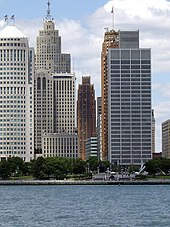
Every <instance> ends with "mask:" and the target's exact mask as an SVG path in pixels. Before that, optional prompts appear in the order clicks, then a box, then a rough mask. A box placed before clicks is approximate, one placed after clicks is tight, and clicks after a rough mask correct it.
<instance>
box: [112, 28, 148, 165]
mask: <svg viewBox="0 0 170 227" xmlns="http://www.w3.org/2000/svg"><path fill="white" fill-rule="evenodd" d="M107 61H108V144H109V146H108V151H109V152H108V154H109V161H111V162H112V163H117V164H120V165H130V164H133V165H142V164H144V163H145V162H146V161H148V160H149V159H151V158H152V108H151V51H150V49H147V48H139V31H119V48H110V49H109V51H108V54H107Z"/></svg>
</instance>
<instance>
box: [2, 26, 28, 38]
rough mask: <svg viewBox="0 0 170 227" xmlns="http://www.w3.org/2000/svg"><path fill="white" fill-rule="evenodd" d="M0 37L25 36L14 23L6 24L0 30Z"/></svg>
mask: <svg viewBox="0 0 170 227" xmlns="http://www.w3.org/2000/svg"><path fill="white" fill-rule="evenodd" d="M0 38H26V36H25V35H24V34H23V33H22V32H21V31H20V30H18V28H16V27H15V26H14V25H7V26H6V27H5V28H4V29H2V30H1V31H0Z"/></svg>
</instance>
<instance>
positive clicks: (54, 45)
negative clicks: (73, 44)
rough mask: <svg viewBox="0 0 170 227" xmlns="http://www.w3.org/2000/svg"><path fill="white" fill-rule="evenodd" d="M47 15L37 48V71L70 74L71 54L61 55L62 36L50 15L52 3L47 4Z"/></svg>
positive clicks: (38, 38)
mask: <svg viewBox="0 0 170 227" xmlns="http://www.w3.org/2000/svg"><path fill="white" fill-rule="evenodd" d="M47 5H48V9H47V15H46V17H45V19H44V28H43V30H40V31H39V36H38V37H37V46H36V69H45V70H47V71H49V72H51V73H70V72H71V60H70V54H64V53H61V36H59V31H58V30H56V29H55V24H54V21H53V18H52V17H51V14H50V2H49V1H48V3H47Z"/></svg>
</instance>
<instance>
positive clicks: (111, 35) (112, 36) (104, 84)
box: [101, 29, 119, 160]
mask: <svg viewBox="0 0 170 227" xmlns="http://www.w3.org/2000/svg"><path fill="white" fill-rule="evenodd" d="M118 47H119V36H118V32H117V31H115V30H110V31H109V30H108V29H107V30H106V32H105V35H104V42H103V45H102V53H101V89H102V90H101V94H102V159H103V160H107V159H108V65H107V64H108V63H107V54H108V50H109V49H110V48H118Z"/></svg>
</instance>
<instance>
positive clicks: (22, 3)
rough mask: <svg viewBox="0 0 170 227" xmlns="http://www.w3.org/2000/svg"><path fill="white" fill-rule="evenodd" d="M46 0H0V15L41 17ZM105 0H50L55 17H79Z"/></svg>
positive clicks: (101, 4)
mask: <svg viewBox="0 0 170 227" xmlns="http://www.w3.org/2000/svg"><path fill="white" fill-rule="evenodd" d="M46 3H47V0H15V1H12V0H0V4H1V17H3V16H4V15H6V14H9V15H13V14H15V16H16V18H20V19H21V18H24V19H31V18H37V17H42V16H43V15H44V13H45V11H46ZM105 3H107V0H51V5H52V10H51V11H52V14H53V16H54V17H55V18H56V19H62V18H68V19H81V18H83V17H85V16H86V15H88V14H92V13H93V12H94V11H95V9H97V8H98V7H101V6H103V5H104V4H105Z"/></svg>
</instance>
